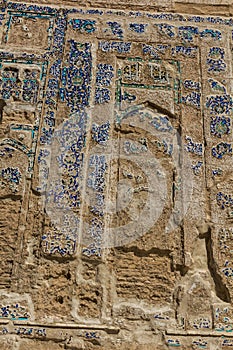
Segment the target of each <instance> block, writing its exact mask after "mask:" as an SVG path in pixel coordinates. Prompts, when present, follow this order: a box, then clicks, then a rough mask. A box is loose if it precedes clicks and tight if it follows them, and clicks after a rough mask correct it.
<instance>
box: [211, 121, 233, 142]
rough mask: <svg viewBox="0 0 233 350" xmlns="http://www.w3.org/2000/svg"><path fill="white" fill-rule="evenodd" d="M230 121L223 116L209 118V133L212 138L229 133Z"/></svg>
mask: <svg viewBox="0 0 233 350" xmlns="http://www.w3.org/2000/svg"><path fill="white" fill-rule="evenodd" d="M230 123H231V119H230V118H229V117H225V116H216V117H211V122H210V132H211V134H213V135H214V136H217V137H222V136H223V135H227V134H229V133H230Z"/></svg>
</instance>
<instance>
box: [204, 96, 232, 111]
mask: <svg viewBox="0 0 233 350" xmlns="http://www.w3.org/2000/svg"><path fill="white" fill-rule="evenodd" d="M232 106H233V103H232V97H231V96H230V95H213V96H210V97H207V100H206V107H207V108H209V109H210V113H211V114H223V113H224V114H230V113H231V111H232Z"/></svg>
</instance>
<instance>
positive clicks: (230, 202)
mask: <svg viewBox="0 0 233 350" xmlns="http://www.w3.org/2000/svg"><path fill="white" fill-rule="evenodd" d="M216 201H217V204H218V205H219V206H220V207H221V209H225V208H226V207H230V208H233V198H232V196H231V195H229V194H224V193H222V192H218V193H217V194H216Z"/></svg>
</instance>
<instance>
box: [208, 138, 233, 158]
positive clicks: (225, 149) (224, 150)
mask: <svg viewBox="0 0 233 350" xmlns="http://www.w3.org/2000/svg"><path fill="white" fill-rule="evenodd" d="M226 154H230V155H231V154H232V145H231V144H230V143H226V142H220V143H218V144H217V145H216V146H215V147H213V148H212V156H213V157H215V158H217V159H222V158H223V157H224V156H225V155H226Z"/></svg>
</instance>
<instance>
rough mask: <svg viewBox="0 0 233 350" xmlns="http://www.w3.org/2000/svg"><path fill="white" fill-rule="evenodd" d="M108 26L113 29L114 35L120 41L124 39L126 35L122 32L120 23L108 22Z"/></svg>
mask: <svg viewBox="0 0 233 350" xmlns="http://www.w3.org/2000/svg"><path fill="white" fill-rule="evenodd" d="M107 25H108V26H109V28H110V29H111V31H112V34H113V35H115V36H117V37H118V38H119V39H123V34H124V33H123V30H122V27H121V25H120V23H118V22H111V21H109V22H107Z"/></svg>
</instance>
